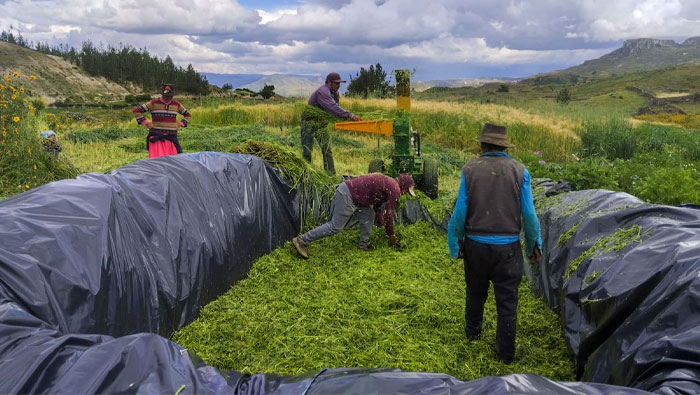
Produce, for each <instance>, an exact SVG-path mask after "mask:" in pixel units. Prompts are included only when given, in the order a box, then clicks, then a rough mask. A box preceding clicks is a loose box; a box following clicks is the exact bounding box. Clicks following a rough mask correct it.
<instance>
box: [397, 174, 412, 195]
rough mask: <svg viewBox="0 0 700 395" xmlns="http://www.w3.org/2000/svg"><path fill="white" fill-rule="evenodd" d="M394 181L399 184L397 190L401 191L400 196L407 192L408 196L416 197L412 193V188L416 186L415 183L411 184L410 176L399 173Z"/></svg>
mask: <svg viewBox="0 0 700 395" xmlns="http://www.w3.org/2000/svg"><path fill="white" fill-rule="evenodd" d="M396 181H398V182H399V189H400V190H401V193H402V194H403V193H406V192H408V194H409V195H411V196H416V193H415V192H413V187H414V186H415V185H416V183H415V182H413V177H411V175H410V174H408V173H401V174H399V176H398V177H396Z"/></svg>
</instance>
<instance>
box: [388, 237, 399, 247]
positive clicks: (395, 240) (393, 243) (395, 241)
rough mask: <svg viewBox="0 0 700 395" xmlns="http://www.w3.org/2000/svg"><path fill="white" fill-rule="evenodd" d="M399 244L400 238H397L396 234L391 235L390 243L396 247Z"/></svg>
mask: <svg viewBox="0 0 700 395" xmlns="http://www.w3.org/2000/svg"><path fill="white" fill-rule="evenodd" d="M398 244H399V239H397V238H396V235H391V236H389V245H390V246H391V247H396V246H397V245H398Z"/></svg>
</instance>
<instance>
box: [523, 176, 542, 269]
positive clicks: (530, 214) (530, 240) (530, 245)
mask: <svg viewBox="0 0 700 395" xmlns="http://www.w3.org/2000/svg"><path fill="white" fill-rule="evenodd" d="M520 210H521V212H522V216H523V230H524V231H525V252H526V253H527V255H528V256H531V255H532V251H533V250H534V249H535V245H537V246H538V247H539V248H540V251H541V250H542V238H541V235H540V220H539V218H537V214H536V213H535V204H534V202H533V201H532V187H531V185H530V172H528V171H527V169H525V173H524V174H523V185H522V187H521V190H520ZM535 243H536V244H535Z"/></svg>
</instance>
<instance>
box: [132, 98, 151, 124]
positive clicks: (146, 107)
mask: <svg viewBox="0 0 700 395" xmlns="http://www.w3.org/2000/svg"><path fill="white" fill-rule="evenodd" d="M151 108H152V106H151V102H148V103H146V104H139V105H138V106H136V107H134V111H133V112H134V117H135V118H136V123H137V124H139V125H145V126H147V127H148V128H149V129H150V128H151V126H152V124H151V122H149V121H148V119H146V116H145V115H144V114H145V113H147V112H150V111H151Z"/></svg>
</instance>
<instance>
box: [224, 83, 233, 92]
mask: <svg viewBox="0 0 700 395" xmlns="http://www.w3.org/2000/svg"><path fill="white" fill-rule="evenodd" d="M221 89H223V90H225V91H230V90H231V89H233V85H231V84H229V83H228V82H227V83H225V84H223V85H222V86H221Z"/></svg>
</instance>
